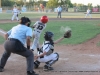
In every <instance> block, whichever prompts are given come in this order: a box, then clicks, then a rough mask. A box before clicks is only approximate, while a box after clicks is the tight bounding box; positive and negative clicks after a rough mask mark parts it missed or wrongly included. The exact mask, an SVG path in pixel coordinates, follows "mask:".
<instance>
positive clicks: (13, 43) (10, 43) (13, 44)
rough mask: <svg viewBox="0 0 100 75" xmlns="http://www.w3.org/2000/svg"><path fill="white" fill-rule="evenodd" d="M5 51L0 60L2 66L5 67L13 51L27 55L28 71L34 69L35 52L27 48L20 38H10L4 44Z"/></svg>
mask: <svg viewBox="0 0 100 75" xmlns="http://www.w3.org/2000/svg"><path fill="white" fill-rule="evenodd" d="M4 48H5V51H4V53H3V55H2V57H1V60H0V67H2V68H4V66H5V64H6V62H7V59H8V58H9V57H10V55H11V53H16V54H19V55H21V56H24V57H26V60H27V71H33V67H34V66H33V63H34V55H33V52H32V51H30V50H28V49H27V48H25V47H24V46H23V45H22V43H21V42H20V41H19V40H16V39H13V38H11V39H8V40H6V41H5V44H4Z"/></svg>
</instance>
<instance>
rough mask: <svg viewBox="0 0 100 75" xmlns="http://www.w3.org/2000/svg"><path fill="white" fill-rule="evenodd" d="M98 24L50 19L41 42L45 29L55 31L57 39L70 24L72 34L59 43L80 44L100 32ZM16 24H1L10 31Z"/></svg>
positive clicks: (94, 22) (98, 22)
mask: <svg viewBox="0 0 100 75" xmlns="http://www.w3.org/2000/svg"><path fill="white" fill-rule="evenodd" d="M33 23H34V22H33ZM98 24H100V21H52V22H51V21H49V22H48V23H47V27H46V29H45V30H44V31H43V32H42V34H41V37H40V43H41V44H42V42H43V40H44V38H43V35H44V32H45V31H52V32H53V33H54V40H56V39H58V38H60V37H61V36H63V33H64V32H61V27H62V26H63V27H64V28H66V27H67V26H68V27H70V28H71V30H72V36H71V38H69V39H64V40H63V41H62V42H60V43H59V44H72V45H74V44H80V43H83V42H86V41H87V40H89V39H91V38H93V37H95V36H96V35H98V34H99V33H100V26H98ZM15 25H17V23H9V24H7V23H6V24H1V25H0V28H1V29H4V30H5V31H8V30H9V29H11V28H12V27H13V26H15ZM0 40H1V39H0ZM0 42H1V41H0Z"/></svg>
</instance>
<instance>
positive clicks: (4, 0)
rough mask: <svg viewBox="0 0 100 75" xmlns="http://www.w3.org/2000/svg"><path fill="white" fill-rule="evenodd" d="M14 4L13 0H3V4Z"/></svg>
mask: <svg viewBox="0 0 100 75" xmlns="http://www.w3.org/2000/svg"><path fill="white" fill-rule="evenodd" d="M13 4H14V1H11V0H2V1H1V5H2V6H13Z"/></svg>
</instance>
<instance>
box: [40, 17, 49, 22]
mask: <svg viewBox="0 0 100 75" xmlns="http://www.w3.org/2000/svg"><path fill="white" fill-rule="evenodd" d="M40 21H41V22H42V23H47V22H48V17H47V16H42V17H41V19H40Z"/></svg>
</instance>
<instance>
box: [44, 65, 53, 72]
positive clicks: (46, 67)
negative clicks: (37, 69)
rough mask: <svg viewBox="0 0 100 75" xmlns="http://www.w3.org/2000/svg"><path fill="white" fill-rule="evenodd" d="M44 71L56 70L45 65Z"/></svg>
mask: <svg viewBox="0 0 100 75" xmlns="http://www.w3.org/2000/svg"><path fill="white" fill-rule="evenodd" d="M43 70H44V71H48V70H54V69H53V67H51V66H47V65H44V68H43Z"/></svg>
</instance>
